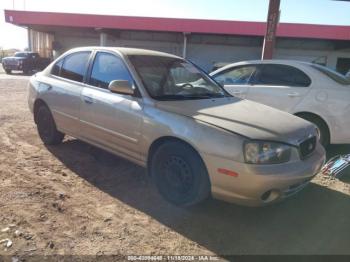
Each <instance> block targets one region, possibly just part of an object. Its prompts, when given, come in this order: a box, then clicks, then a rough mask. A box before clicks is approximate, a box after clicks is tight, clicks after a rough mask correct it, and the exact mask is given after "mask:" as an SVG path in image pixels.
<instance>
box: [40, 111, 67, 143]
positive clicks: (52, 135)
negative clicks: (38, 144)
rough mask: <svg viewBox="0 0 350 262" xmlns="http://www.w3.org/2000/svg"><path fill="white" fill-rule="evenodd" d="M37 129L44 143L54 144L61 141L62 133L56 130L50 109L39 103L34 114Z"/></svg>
mask: <svg viewBox="0 0 350 262" xmlns="http://www.w3.org/2000/svg"><path fill="white" fill-rule="evenodd" d="M35 118H36V123H37V129H38V133H39V136H40V138H41V140H42V141H43V142H44V144H45V145H56V144H59V143H61V142H62V140H63V138H64V134H63V133H61V132H60V131H58V130H57V128H56V124H55V121H54V119H53V117H52V114H51V112H50V109H49V108H48V107H47V106H45V105H41V106H40V107H39V108H38V110H37V112H36V115H35Z"/></svg>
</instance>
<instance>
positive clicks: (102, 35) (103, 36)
mask: <svg viewBox="0 0 350 262" xmlns="http://www.w3.org/2000/svg"><path fill="white" fill-rule="evenodd" d="M107 37H108V35H107V34H106V33H105V32H100V46H106V45H107Z"/></svg>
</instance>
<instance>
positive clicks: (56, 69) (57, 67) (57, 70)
mask: <svg viewBox="0 0 350 262" xmlns="http://www.w3.org/2000/svg"><path fill="white" fill-rule="evenodd" d="M62 64H63V60H60V61H58V62H57V63H56V64H54V65H53V67H52V70H51V74H53V75H55V76H60V72H61V67H62Z"/></svg>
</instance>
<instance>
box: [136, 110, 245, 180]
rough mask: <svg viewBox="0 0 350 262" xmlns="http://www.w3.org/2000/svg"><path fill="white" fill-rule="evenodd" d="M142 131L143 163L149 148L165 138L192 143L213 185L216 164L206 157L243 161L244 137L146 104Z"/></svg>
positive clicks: (145, 160)
mask: <svg viewBox="0 0 350 262" xmlns="http://www.w3.org/2000/svg"><path fill="white" fill-rule="evenodd" d="M144 113H145V118H144V123H143V130H142V132H141V133H142V136H143V139H142V141H143V142H142V143H143V144H142V146H141V148H142V151H143V152H141V154H142V155H143V157H144V162H145V163H146V162H147V159H148V152H149V149H150V147H151V145H152V143H153V142H154V141H156V140H157V139H160V138H164V137H173V138H177V139H180V140H182V141H185V142H187V143H188V144H190V145H191V146H192V147H193V148H194V149H195V150H196V151H197V152H198V153H199V155H200V156H201V157H202V159H203V161H204V163H205V165H206V167H207V170H208V171H209V172H208V173H209V177H210V181H211V184H212V186H213V185H215V183H216V181H217V180H216V175H217V174H216V172H210V170H213V168H212V167H213V166H214V163H210V162H208V161H206V159H207V158H206V156H208V155H210V156H215V157H216V158H220V159H226V160H228V161H236V162H243V161H244V159H243V153H242V150H243V142H244V137H242V136H240V135H238V134H234V133H231V132H228V131H225V130H223V129H220V128H217V127H214V126H212V125H209V124H206V123H203V122H200V121H196V120H194V119H193V118H190V117H186V116H182V115H179V114H175V113H171V112H167V111H163V110H160V109H158V108H156V107H153V106H148V105H146V106H145V108H144Z"/></svg>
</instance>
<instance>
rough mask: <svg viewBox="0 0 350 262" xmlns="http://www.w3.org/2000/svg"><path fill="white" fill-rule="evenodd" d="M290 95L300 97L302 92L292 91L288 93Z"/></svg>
mask: <svg viewBox="0 0 350 262" xmlns="http://www.w3.org/2000/svg"><path fill="white" fill-rule="evenodd" d="M288 96H289V97H300V94H299V93H297V92H292V93H289V94H288Z"/></svg>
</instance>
